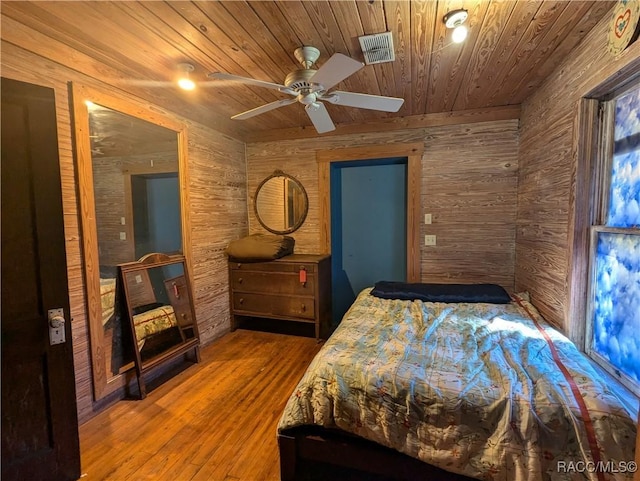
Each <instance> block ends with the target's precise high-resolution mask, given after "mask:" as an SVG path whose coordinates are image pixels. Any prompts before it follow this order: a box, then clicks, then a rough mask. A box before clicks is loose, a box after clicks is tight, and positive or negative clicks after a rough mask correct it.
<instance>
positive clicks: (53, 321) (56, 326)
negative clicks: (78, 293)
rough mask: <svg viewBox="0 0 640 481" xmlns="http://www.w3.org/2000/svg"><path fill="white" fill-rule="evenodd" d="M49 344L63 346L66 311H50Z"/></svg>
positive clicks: (59, 309) (60, 309)
mask: <svg viewBox="0 0 640 481" xmlns="http://www.w3.org/2000/svg"><path fill="white" fill-rule="evenodd" d="M48 313H49V316H48V318H49V344H51V345H52V346H53V345H55V344H62V343H63V342H65V338H64V323H65V320H64V309H62V308H58V309H49V311H48Z"/></svg>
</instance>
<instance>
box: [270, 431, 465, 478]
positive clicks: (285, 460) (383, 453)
mask: <svg viewBox="0 0 640 481" xmlns="http://www.w3.org/2000/svg"><path fill="white" fill-rule="evenodd" d="M278 447H279V450H280V479H281V481H296V479H297V478H296V476H297V475H298V474H297V473H298V472H299V468H300V466H301V465H302V464H303V463H305V462H308V461H311V462H314V461H315V462H321V463H326V464H330V465H336V466H341V467H346V468H351V469H355V470H358V471H363V472H367V473H372V474H376V475H379V476H384V477H388V478H390V479H397V480H405V481H408V480H411V481H413V480H416V481H418V480H419V481H473V480H472V478H468V477H466V476H462V475H459V474H454V473H450V472H448V471H445V470H443V469H440V468H437V467H435V466H432V465H430V464H427V463H424V462H422V461H419V460H418V459H415V458H412V457H410V456H407V455H406V454H402V453H400V452H398V451H395V450H393V449H389V448H387V447H384V446H381V445H379V444H376V443H373V442H371V441H367V440H365V439H363V438H359V437H357V436H354V435H351V434H348V433H344V432H341V431H337V430H327V429H323V428H321V427H316V426H302V427H299V428H294V429H289V430H287V431H284V432H281V433H278Z"/></svg>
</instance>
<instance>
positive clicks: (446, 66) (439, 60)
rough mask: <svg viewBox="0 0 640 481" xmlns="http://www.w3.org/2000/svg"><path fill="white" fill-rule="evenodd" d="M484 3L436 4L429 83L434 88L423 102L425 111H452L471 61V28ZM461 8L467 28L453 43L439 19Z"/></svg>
mask: <svg viewBox="0 0 640 481" xmlns="http://www.w3.org/2000/svg"><path fill="white" fill-rule="evenodd" d="M487 5H488V4H487V3H486V2H475V1H474V2H471V1H466V2H463V1H456V0H448V1H446V2H442V3H439V4H438V13H437V18H438V19H440V21H438V22H436V38H437V41H436V42H435V44H436V49H437V50H436V52H434V58H433V59H432V64H431V76H432V78H431V82H432V85H434V86H435V88H434V89H433V90H432V91H431V95H430V98H429V99H428V100H427V111H428V112H444V111H449V110H452V109H453V104H454V102H455V99H456V96H457V94H458V90H459V89H460V87H461V84H462V77H463V75H464V68H465V66H466V63H467V62H468V61H469V59H470V58H471V53H472V51H473V46H474V44H475V43H476V41H477V39H478V32H477V29H474V28H473V27H474V25H478V24H481V23H482V20H483V18H484V16H485V13H486V10H487ZM460 8H464V9H465V10H467V11H468V14H469V16H468V18H467V21H466V25H467V26H468V27H469V35H468V37H467V39H466V40H465V41H464V42H462V43H460V44H456V43H454V42H453V40H451V33H452V32H451V30H450V29H447V28H446V26H445V25H444V22H443V21H442V19H443V18H444V16H445V15H446V14H447V13H448V12H451V11H453V10H457V9H460Z"/></svg>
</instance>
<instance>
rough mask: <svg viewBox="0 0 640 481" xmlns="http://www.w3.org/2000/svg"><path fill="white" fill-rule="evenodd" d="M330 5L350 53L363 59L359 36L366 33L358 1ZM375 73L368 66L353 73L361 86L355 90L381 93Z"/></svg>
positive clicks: (374, 113) (350, 0)
mask: <svg viewBox="0 0 640 481" xmlns="http://www.w3.org/2000/svg"><path fill="white" fill-rule="evenodd" d="M330 5H331V9H332V10H333V15H334V17H335V19H336V21H337V22H338V25H339V26H340V31H341V32H342V36H343V38H344V41H345V44H346V45H347V47H348V48H349V55H350V56H352V57H353V58H356V59H361V58H362V53H361V52H362V49H361V47H360V41H359V40H358V37H360V36H362V35H364V28H363V26H362V22H361V21H360V14H359V13H358V8H357V7H356V2H355V1H354V0H348V1H341V2H331V3H330ZM375 74H376V72H375V71H374V70H373V69H371V68H369V67H368V66H367V67H364V68H363V69H361V70H360V71H359V72H356V73H355V74H354V75H352V76H351V79H354V80H356V81H357V82H358V83H359V86H360V88H359V89H358V90H355V91H356V92H361V93H365V94H371V95H380V88H379V86H378V81H377V79H376V78H375ZM376 114H377V113H376V112H374V111H371V112H369V115H376Z"/></svg>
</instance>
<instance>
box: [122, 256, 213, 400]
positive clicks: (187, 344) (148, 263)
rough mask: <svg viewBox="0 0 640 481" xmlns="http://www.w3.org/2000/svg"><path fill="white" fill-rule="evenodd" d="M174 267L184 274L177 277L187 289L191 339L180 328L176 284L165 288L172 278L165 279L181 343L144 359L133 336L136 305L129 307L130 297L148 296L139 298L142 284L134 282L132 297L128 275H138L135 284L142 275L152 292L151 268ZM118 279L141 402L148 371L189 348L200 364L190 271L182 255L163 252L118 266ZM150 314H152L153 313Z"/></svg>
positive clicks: (186, 316) (198, 339)
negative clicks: (182, 278)
mask: <svg viewBox="0 0 640 481" xmlns="http://www.w3.org/2000/svg"><path fill="white" fill-rule="evenodd" d="M177 264H181V265H182V267H183V274H182V275H181V276H180V277H182V276H184V284H185V286H184V288H186V292H187V294H188V296H189V311H188V312H189V314H188V315H184V320H187V322H190V323H191V324H190V325H189V326H188V327H187V328H185V329H184V331H187V330H189V331H192V334H193V337H190V338H188V339H187V338H185V336H184V334H183V332H184V331H183V329H182V327H181V326H180V315H179V314H178V312H179V309H178V306H177V305H176V303H177V304H178V305H180V304H182V303H181V302H180V301H179V300H176V298H178V299H179V298H180V296H179V295H178V290H177V287H176V282H174V283H173V288H169V287H166V283H167V282H169V281H170V280H171V279H168V280H167V279H166V277H165V281H164V282H165V288H166V289H167V292H168V291H169V290H171V292H172V294H171V295H170V296H169V297H170V302H171V305H172V306H173V310H172V311H173V312H174V314H175V319H174V320H175V321H176V322H177V325H176V326H175V327H177V328H178V330H179V331H181V336H182V342H181V343H178V344H174V345H172V346H171V347H169V348H167V349H166V350H163V351H161V352H158V353H157V354H154V355H153V357H151V358H150V359H143V358H142V353H141V349H140V348H139V346H138V341H139V339H138V337H137V334H136V327H135V323H134V318H135V316H134V307H135V306H134V305H133V304H132V302H133V297H137V298H138V299H142V298H143V297H144V298H147V297H149V296H147V295H145V296H141V295H140V294H139V293H140V292H142V291H141V290H140V288H139V287H138V286H141V285H144V284H136V283H135V282H134V288H133V290H134V291H136V290H137V291H138V294H137V295H134V292H132V291H131V289H130V283H129V282H127V281H128V275H134V274H138V275H137V276H135V277H134V278H133V279H134V280H135V281H136V282H140V280H136V278H137V277H140V279H141V278H142V277H143V276H145V277H146V278H147V284H148V285H149V289H147V290H148V291H151V290H155V289H154V288H152V287H151V285H152V281H150V280H149V278H150V277H151V276H150V274H149V271H150V270H151V269H156V268H160V267H168V266H172V265H177ZM118 277H119V282H121V285H122V286H123V288H124V298H125V303H126V305H127V318H128V325H129V328H130V332H131V339H132V344H133V351H134V358H135V359H134V362H135V367H136V375H137V377H138V389H139V393H140V399H144V398H145V397H146V395H147V389H146V383H145V379H144V376H145V374H146V373H148V372H149V371H151V370H153V369H155V368H156V367H158V366H160V365H161V364H163V363H166V362H168V361H171V360H172V359H175V358H176V357H178V356H181V355H183V354H186V353H187V352H188V351H190V350H192V349H193V350H194V359H193V361H194V362H200V335H199V333H198V323H197V322H196V313H195V309H194V305H193V291H192V289H191V284H190V281H189V269H188V268H187V265H186V261H185V257H184V256H182V255H171V256H169V255H166V254H162V253H151V254H147V255H146V256H144V257H142V258H141V259H140V260H138V261H135V262H127V263H125V264H120V265H119V266H118ZM180 284H182V281H180ZM173 289H176V293H175V295H174V294H173ZM151 298H152V299H157V297H156V295H155V294H153V295H151ZM143 302H147V301H146V300H145V301H143ZM162 307H166V306H162ZM182 311H183V312H184V309H182ZM151 312H155V310H154V311H151ZM147 314H148V313H147ZM154 316H157V314H154ZM183 322H184V321H183ZM163 332H164V331H163ZM147 342H148V341H147Z"/></svg>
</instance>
